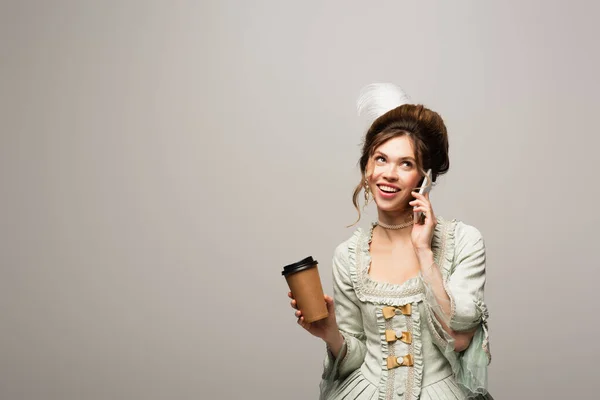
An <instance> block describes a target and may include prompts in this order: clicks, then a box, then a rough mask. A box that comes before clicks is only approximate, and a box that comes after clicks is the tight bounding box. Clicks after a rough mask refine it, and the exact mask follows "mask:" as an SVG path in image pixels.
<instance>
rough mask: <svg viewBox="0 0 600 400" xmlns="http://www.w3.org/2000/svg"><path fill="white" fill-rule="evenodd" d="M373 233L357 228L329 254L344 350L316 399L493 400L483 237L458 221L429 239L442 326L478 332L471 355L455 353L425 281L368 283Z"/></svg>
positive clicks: (441, 225) (328, 366) (441, 223)
mask: <svg viewBox="0 0 600 400" xmlns="http://www.w3.org/2000/svg"><path fill="white" fill-rule="evenodd" d="M375 226H376V223H373V224H372V225H371V227H370V229H368V230H364V229H362V228H358V229H357V230H356V231H355V232H354V233H353V235H352V237H351V238H349V239H348V240H346V241H345V242H343V243H342V244H340V245H339V246H338V247H337V248H336V250H335V253H334V257H333V285H334V301H335V313H336V319H337V322H338V325H339V328H340V332H341V333H342V336H343V337H344V342H345V343H344V346H343V348H342V351H340V353H339V354H340V355H343V358H342V359H340V357H339V356H338V359H334V358H333V355H332V353H331V352H330V351H329V350H328V349H327V352H326V353H327V354H326V356H325V361H324V371H323V375H322V380H321V384H320V394H321V397H320V398H321V399H322V400H325V399H327V400H329V399H331V400H337V399H346V400H355V399H360V400H362V399H365V400H366V399H379V400H388V399H401V398H402V399H409V400H413V399H466V398H488V399H491V396H489V394H488V393H487V365H488V364H489V362H490V361H491V355H490V350H489V344H488V329H487V322H486V321H487V318H488V312H487V309H486V306H485V304H484V296H483V295H484V285H485V245H484V241H483V238H482V236H481V234H480V232H479V231H478V230H477V229H476V228H474V227H472V226H469V225H467V224H464V223H462V222H460V221H457V220H444V219H442V218H438V224H437V225H436V228H435V231H434V235H433V239H432V250H433V254H434V259H435V261H436V265H438V266H439V267H440V270H441V272H442V276H443V279H444V287H445V289H446V292H447V294H448V296H449V297H450V299H451V310H452V311H451V315H450V316H446V317H447V318H448V319H447V320H446V321H445V322H447V323H448V324H449V326H450V327H451V328H452V329H454V330H456V331H462V330H471V329H474V328H477V330H476V333H475V336H474V337H473V340H472V341H471V344H470V345H469V347H468V348H467V349H466V350H465V351H463V352H462V353H457V352H455V351H454V344H453V340H452V338H451V337H450V336H449V335H448V334H447V333H446V332H445V331H444V330H443V329H442V327H441V324H440V323H439V320H440V319H438V315H439V313H436V310H438V307H439V305H438V304H437V303H436V299H435V297H434V296H433V293H432V292H431V291H430V290H429V286H428V284H427V282H425V280H424V278H423V276H422V275H419V276H417V277H415V278H412V279H409V280H408V281H406V282H405V283H403V284H402V285H396V284H390V283H385V282H376V281H374V280H372V279H371V278H370V277H369V275H368V271H369V266H370V262H371V258H370V252H369V247H370V243H371V239H372V235H373V228H374V227H375ZM440 318H441V319H442V320H443V317H440ZM344 350H346V351H345V354H344Z"/></svg>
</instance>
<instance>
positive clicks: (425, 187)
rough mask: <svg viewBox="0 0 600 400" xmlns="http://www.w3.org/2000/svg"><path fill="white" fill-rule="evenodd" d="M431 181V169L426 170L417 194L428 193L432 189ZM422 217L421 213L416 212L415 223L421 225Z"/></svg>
mask: <svg viewBox="0 0 600 400" xmlns="http://www.w3.org/2000/svg"><path fill="white" fill-rule="evenodd" d="M430 181H431V169H428V170H427V172H426V173H425V177H424V178H423V184H422V185H421V187H420V188H419V194H422V195H425V194H427V193H429V191H430V190H431V188H432V186H433V185H432V184H430ZM422 216H423V213H422V212H421V211H417V212H416V213H415V223H417V224H419V223H421V218H422Z"/></svg>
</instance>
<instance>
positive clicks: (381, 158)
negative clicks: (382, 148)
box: [375, 156, 385, 162]
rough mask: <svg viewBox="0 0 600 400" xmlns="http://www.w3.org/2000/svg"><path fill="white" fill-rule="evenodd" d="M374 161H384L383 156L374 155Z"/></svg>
mask: <svg viewBox="0 0 600 400" xmlns="http://www.w3.org/2000/svg"><path fill="white" fill-rule="evenodd" d="M375 161H380V162H385V158H383V157H382V156H378V157H375Z"/></svg>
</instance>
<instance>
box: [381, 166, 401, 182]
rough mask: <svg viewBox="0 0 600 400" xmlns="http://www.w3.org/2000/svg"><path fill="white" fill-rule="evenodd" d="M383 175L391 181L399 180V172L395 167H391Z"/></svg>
mask: <svg viewBox="0 0 600 400" xmlns="http://www.w3.org/2000/svg"><path fill="white" fill-rule="evenodd" d="M383 175H384V177H385V178H387V179H390V180H396V179H398V172H397V171H396V168H395V167H393V166H389V167H388V168H386V169H385V172H384V174H383Z"/></svg>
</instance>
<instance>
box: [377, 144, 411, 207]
mask: <svg viewBox="0 0 600 400" xmlns="http://www.w3.org/2000/svg"><path fill="white" fill-rule="evenodd" d="M420 179H421V173H420V172H419V170H418V168H417V162H416V160H415V153H414V146H413V141H412V139H411V138H410V137H408V136H406V135H404V136H398V137H395V138H393V139H390V140H388V141H387V142H385V143H383V144H382V145H380V146H379V147H378V148H376V149H375V152H374V153H373V156H372V157H371V158H370V159H369V162H368V164H367V180H368V184H369V189H370V190H371V193H372V194H373V198H374V200H375V203H376V204H377V208H378V209H379V210H380V211H384V212H398V213H402V212H406V211H407V210H408V208H409V205H408V202H409V201H412V200H414V197H413V196H412V195H411V191H413V190H414V189H415V188H416V187H417V185H418V184H419V181H420Z"/></svg>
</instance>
